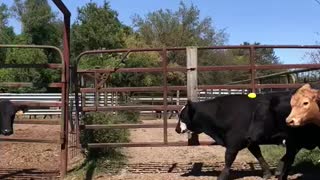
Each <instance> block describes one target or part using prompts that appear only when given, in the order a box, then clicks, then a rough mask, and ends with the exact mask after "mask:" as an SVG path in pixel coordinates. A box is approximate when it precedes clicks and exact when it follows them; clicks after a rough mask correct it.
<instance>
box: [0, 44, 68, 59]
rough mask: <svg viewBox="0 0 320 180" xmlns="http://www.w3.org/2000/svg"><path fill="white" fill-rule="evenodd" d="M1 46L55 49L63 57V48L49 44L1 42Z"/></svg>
mask: <svg viewBox="0 0 320 180" xmlns="http://www.w3.org/2000/svg"><path fill="white" fill-rule="evenodd" d="M0 48H30V49H37V48H38V49H53V50H55V51H57V52H58V53H59V55H60V57H61V58H62V57H63V54H62V52H61V50H60V49H59V48H57V47H55V46H47V45H22V44H0Z"/></svg>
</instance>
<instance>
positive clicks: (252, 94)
mask: <svg viewBox="0 0 320 180" xmlns="http://www.w3.org/2000/svg"><path fill="white" fill-rule="evenodd" d="M248 97H249V98H251V99H254V98H256V97H257V95H256V93H249V94H248Z"/></svg>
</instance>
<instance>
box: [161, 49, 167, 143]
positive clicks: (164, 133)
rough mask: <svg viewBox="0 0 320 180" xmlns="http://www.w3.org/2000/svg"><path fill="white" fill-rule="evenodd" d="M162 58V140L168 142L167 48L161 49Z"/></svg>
mask: <svg viewBox="0 0 320 180" xmlns="http://www.w3.org/2000/svg"><path fill="white" fill-rule="evenodd" d="M161 59H162V69H163V72H162V73H163V106H164V110H163V142H164V143H165V144H167V143H168V112H167V108H168V82H167V79H168V71H167V67H168V59H167V50H166V49H163V50H162V52H161ZM160 113H161V112H160Z"/></svg>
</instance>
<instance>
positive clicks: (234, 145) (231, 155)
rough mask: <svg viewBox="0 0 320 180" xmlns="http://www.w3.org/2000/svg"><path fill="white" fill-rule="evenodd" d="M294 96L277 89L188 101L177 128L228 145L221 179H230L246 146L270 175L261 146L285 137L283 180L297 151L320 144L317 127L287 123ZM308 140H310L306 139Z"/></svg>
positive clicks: (282, 161)
mask: <svg viewBox="0 0 320 180" xmlns="http://www.w3.org/2000/svg"><path fill="white" fill-rule="evenodd" d="M290 98H291V93H290V92H276V93H270V94H264V95H258V96H257V98H255V99H250V98H248V97H247V96H245V95H228V96H223V97H217V98H215V99H213V100H207V101H202V102H190V101H188V102H187V104H186V105H185V106H184V107H183V109H182V110H181V111H180V114H179V121H178V124H177V127H176V131H177V133H184V132H188V131H189V132H193V133H197V134H199V133H205V134H207V135H209V136H210V137H212V138H213V139H214V140H215V141H216V143H217V144H218V145H222V146H224V147H226V152H225V167H224V169H223V170H222V172H221V174H220V175H219V178H218V179H219V180H221V179H228V177H229V174H230V168H231V165H232V163H233V161H234V160H235V158H236V156H237V154H238V152H239V151H240V150H241V149H243V148H248V149H249V151H250V152H251V153H252V154H253V155H254V156H255V157H256V158H257V160H258V161H259V163H260V165H261V167H262V170H263V174H264V177H270V176H271V172H270V169H269V165H268V164H267V163H266V162H265V160H264V158H263V157H262V155H261V151H260V148H259V146H258V145H259V144H280V143H282V142H283V140H284V139H285V140H286V145H287V153H286V154H285V155H284V157H283V158H282V159H281V162H280V163H279V166H278V171H277V172H276V174H277V175H279V177H278V178H279V179H286V178H287V173H288V170H289V167H290V166H291V165H292V162H293V159H294V157H295V155H296V153H297V152H298V151H299V150H300V149H301V148H303V147H306V148H308V149H312V148H314V147H315V146H316V145H317V144H319V143H317V142H314V141H313V140H312V139H314V138H312V137H315V134H317V133H318V134H320V128H317V127H305V128H299V129H298V128H297V129H290V128H288V127H287V126H286V124H285V119H286V117H287V115H288V114H289V113H290V110H291V107H290V103H289V102H290ZM306 131H308V132H307V134H304V133H305V132H306ZM305 139H309V140H307V141H302V140H305ZM318 141H319V142H320V140H318Z"/></svg>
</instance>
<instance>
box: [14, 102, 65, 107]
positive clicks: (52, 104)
mask: <svg viewBox="0 0 320 180" xmlns="http://www.w3.org/2000/svg"><path fill="white" fill-rule="evenodd" d="M11 102H12V103H13V104H15V105H27V106H28V107H37V108H38V107H62V103H61V102H35V101H11Z"/></svg>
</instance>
